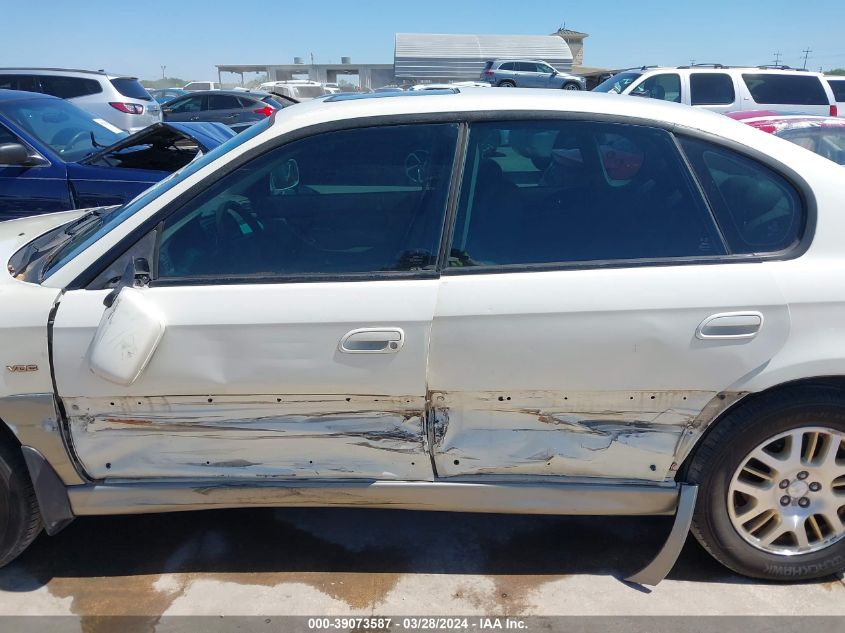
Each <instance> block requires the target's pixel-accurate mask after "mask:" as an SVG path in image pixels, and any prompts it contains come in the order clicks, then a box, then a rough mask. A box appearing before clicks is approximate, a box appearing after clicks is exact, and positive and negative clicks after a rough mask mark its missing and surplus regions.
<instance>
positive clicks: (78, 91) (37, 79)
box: [0, 68, 161, 132]
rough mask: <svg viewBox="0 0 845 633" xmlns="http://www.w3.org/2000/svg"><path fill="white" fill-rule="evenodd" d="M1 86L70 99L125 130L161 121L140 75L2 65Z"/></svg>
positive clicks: (158, 108)
mask: <svg viewBox="0 0 845 633" xmlns="http://www.w3.org/2000/svg"><path fill="white" fill-rule="evenodd" d="M0 88H7V89H9V90H26V91H29V92H42V93H44V94H48V95H53V96H54V97H60V98H62V99H67V100H68V101H70V102H71V103H73V104H74V105H76V106H77V107H79V108H82V109H83V110H85V111H87V112H89V113H91V114H92V115H94V116H95V117H98V118H100V119H103V120H104V121H106V122H108V123H111V124H112V125H114V126H115V127H118V128H120V129H121V130H127V131H129V132H137V131H138V130H142V129H143V128H145V127H147V126H148V125H152V124H153V123H158V122H160V121H161V108H160V107H159V105H158V103H157V102H156V101H155V99H153V98H152V96H150V93H148V92H147V91H146V90H145V89H144V87H143V86H142V85H141V84H140V82H139V81H138V79H137V77H127V76H125V75H113V74H111V73H106V72H103V71H94V70H67V69H62V68H0Z"/></svg>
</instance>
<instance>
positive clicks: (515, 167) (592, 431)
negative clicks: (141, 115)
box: [429, 120, 801, 481]
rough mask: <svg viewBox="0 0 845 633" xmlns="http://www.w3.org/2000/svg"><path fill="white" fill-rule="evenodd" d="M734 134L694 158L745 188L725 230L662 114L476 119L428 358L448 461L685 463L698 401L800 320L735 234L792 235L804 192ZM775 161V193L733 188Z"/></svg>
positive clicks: (523, 471)
mask: <svg viewBox="0 0 845 633" xmlns="http://www.w3.org/2000/svg"><path fill="white" fill-rule="evenodd" d="M693 145H695V143H693ZM692 150H695V151H696V152H698V151H699V150H700V148H698V149H695V148H694V147H692V146H691V152H692ZM725 151H726V152H727V154H725V153H724V152H721V150H719V149H718V148H715V149H709V150H705V151H704V152H703V153H704V154H705V159H703V161H699V160H698V158H695V159H694V160H695V162H696V164H698V163H699V162H702V164H703V165H704V166H703V169H705V170H706V169H708V167H707V166H708V165H709V168H710V170H711V172H712V173H710V174H709V175H708V174H702V175H701V176H702V182H701V184H702V186H704V187H706V188H708V190H709V189H710V187H711V186H713V187H716V188H717V189H719V190H720V191H721V192H722V194H723V195H724V196H725V200H727V201H728V202H731V197H730V196H732V195H733V196H737V197H736V198H735V199H736V201H737V203H738V204H737V205H735V206H730V205H729V206H728V207H727V208H724V209H723V208H720V207H716V206H714V208H713V211H714V212H715V213H717V214H719V215H720V225H722V226H727V225H728V222H730V221H731V217H730V216H731V214H734V213H741V214H743V216H742V219H740V218H739V217H734V218H733V220H734V222H733V225H734V226H744V227H746V228H744V229H742V230H741V231H739V232H737V233H726V234H725V236H724V238H723V236H722V234H721V233H720V231H719V230H718V229H717V225H716V223H715V222H714V218H713V216H712V215H711V210H710V208H709V207H708V206H707V205H706V204H705V202H704V200H703V199H702V198H701V195H700V193H699V191H700V189H699V188H698V187H697V186H696V185H695V183H694V180H693V177H692V175H691V174H690V172H689V171H688V170H687V167H686V166H685V163H684V160H683V158H682V157H681V155H680V153H679V151H678V149H677V147H676V145H675V142H674V140H673V138H672V136H671V135H670V134H669V133H668V132H666V131H664V130H659V129H653V128H648V127H643V126H634V125H630V126H629V125H624V124H603V123H592V122H586V121H581V122H575V121H563V120H558V121H554V120H547V121H532V122H527V121H523V122H520V121H512V122H501V123H482V124H475V125H474V126H473V127H472V128H471V132H470V141H469V148H468V155H467V160H466V166H465V171H464V180H463V185H462V189H461V196H460V203H459V207H458V212H457V218H456V226H455V229H454V238H453V241H452V245H451V255H452V257H451V260H450V267H449V268H448V269H447V270H446V271H444V276H443V280H442V285H441V290H440V295H439V297H438V303H437V309H436V311H435V316H434V324H433V329H432V344H431V354H430V358H429V386H430V389H431V392H432V402H433V406H434V407H435V409H434V415H435V419H434V423H433V426H432V428H433V437H432V445H433V452H434V461H435V468H436V472H437V474H438V475H439V476H441V477H453V476H461V477H479V476H497V477H501V476H506V475H521V476H543V475H557V476H568V477H579V478H591V479H592V478H613V479H621V480H651V481H662V480H664V479H665V478H667V477H671V476H672V472H671V469H672V464H673V461H674V456H675V453H676V447H677V446H678V444H679V442H680V441H681V439H682V438H683V437H684V435H685V434H686V433H691V432H692V431H691V428H692V427H691V426H690V424H691V423H692V421H693V420H694V418H695V417H696V415H698V414H699V412H701V411H702V409H703V408H704V407H705V405H706V404H707V403H708V402H710V401H711V400H712V399H713V398H714V397H716V396H717V394H719V393H722V392H725V391H730V390H732V389H741V385H742V383H743V381H744V380H746V379H747V378H748V377H750V376H753V375H754V374H755V373H756V372H758V371H760V370H761V369H762V368H763V367H765V365H766V364H767V363H768V362H769V361H770V360H771V359H772V358H773V357H774V355H775V354H776V353H777V352H778V350H779V349H780V348H781V346H782V345H783V344H784V342H785V340H786V338H787V334H788V330H789V314H788V310H787V307H786V305H785V302H784V299H783V297H782V295H781V293H780V291H779V289H778V286H777V284H776V283H775V280H774V279H773V277H772V276H771V275H770V273H769V271H768V269H767V267H766V265H765V264H759V263H758V264H754V263H739V262H738V261H737V260H736V259H735V258H734V255H729V253H735V254H738V253H747V252H758V251H759V250H771V251H778V250H780V249H782V248H784V247H786V246H787V245H789V244H791V243H793V241H794V240H795V237H796V234H795V233H794V231H796V230H798V229H797V228H796V227H799V226H800V225H801V222H800V220H799V216H800V208H799V207H800V204H799V203H798V202H797V198H796V197H794V196H793V195H792V193H791V192H790V189H789V187H788V185H786V184H785V181H783V182H781V181H780V180H778V179H777V178H774V177H773V176H772V175H771V173H770V172H769V171H768V170H767V169H766V168H763V167H762V166H759V165H756V164H755V163H753V161H748V160H745V159H743V158H741V157H738V156H736V157H734V156H731V152H730V151H729V150H725ZM693 153H694V152H692V153H691V154H690V156H691V157H693ZM705 177H707V178H710V179H711V181H708V182H705V181H704V178H705ZM767 178H768V179H769V180H770V182H771V187H769V188H767V191H768V193H769V194H770V195H768V196H767V197H765V199H763V198H760V199H759V200H758V201H757V202H756V203H755V204H751V202H750V200H751V198H750V197H748V196H744V197H743V196H741V195H740V193H739V192H740V191H741V190H742V188H743V187H750V188H751V189H749V191H753V187H756V186H758V183H760V182H761V181H763V180H764V179H767ZM772 209H778V212H777V213H772ZM787 212H788V213H790V214H793V215H794V217H793V218H791V219H787V218H786V217H785V214H786V213H787ZM752 216H753V217H752ZM755 218H756V219H755ZM769 218H771V219H774V220H775V221H769ZM792 220H794V221H792ZM726 242H727V243H726ZM479 273H484V274H479ZM737 385H738V386H737Z"/></svg>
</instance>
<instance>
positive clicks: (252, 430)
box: [64, 395, 432, 480]
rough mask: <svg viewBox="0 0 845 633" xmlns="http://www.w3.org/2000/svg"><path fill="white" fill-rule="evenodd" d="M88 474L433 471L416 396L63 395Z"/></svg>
mask: <svg viewBox="0 0 845 633" xmlns="http://www.w3.org/2000/svg"><path fill="white" fill-rule="evenodd" d="M64 404H65V409H66V411H67V414H68V417H69V422H70V432H71V435H72V437H73V442H74V447H75V449H76V452H77V455H78V457H79V459H80V461H81V462H82V465H83V467H84V469H85V471H86V472H87V473H88V474H89V475H90V476H91V477H92V478H94V479H142V478H156V479H162V478H196V479H209V478H217V477H221V478H228V479H238V478H240V479H250V478H271V477H279V478H297V479H320V478H331V479H346V478H350V479H351V478H364V479H379V480H430V479H431V478H432V472H431V462H430V460H429V458H428V457H427V455H426V441H425V434H424V432H423V412H424V409H425V399H424V398H423V397H415V396H407V397H387V396H350V397H344V396H302V395H297V396H250V397H246V396H216V397H215V396H209V397H205V398H197V397H190V396H180V397H150V398H147V397H144V398H141V397H134V398H132V397H111V398H65V399H64Z"/></svg>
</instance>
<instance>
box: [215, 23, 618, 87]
mask: <svg viewBox="0 0 845 633" xmlns="http://www.w3.org/2000/svg"><path fill="white" fill-rule="evenodd" d="M587 37H589V36H588V35H587V34H586V33H581V32H579V31H573V30H571V29H566V28H561V29H558V30H557V32H555V33H552V34H551V35H472V34H451V33H396V35H395V46H394V53H393V63H392V64H353V63H352V61H351V59H350V58H348V57H343V58H341V60H340V63H339V64H314V63H311V64H306V63H305V62H304V60H303V59H302V58H299V57H297V58H295V59H294V63H293V64H266V65H232V64H226V65H218V66H217V73H218V78H219V79H220V81H221V83H222V81H223V77H222V75H223V73H235V74H239V75H240V78H241V83H243V74H244V73H258V72H260V73H266V74H267V76H268V78H269V80H270V81H285V80H291V79H311V80H313V81H319V82H321V83H337V82H338V81H339V80H340V79H342V78H344V77H355V80H352V81H351V82H350V83H357V84H358V85H360V86H361V87H362V88H379V87H381V86H386V85H395V84H415V83H432V82H438V83H439V82H450V81H466V80H475V79H478V78H479V76H480V75H481V72H482V70H483V69H484V64H485V62H487V61H488V60H492V59H504V58H513V59H541V60H543V61H545V62H548V63H549V64H551V65H552V66H553V67H554V68H556V69H557V70H559V71H561V72H574V73H575V74H583V75H587V76H590V75H596V76H597V75H599V74H601V73H606V72H607V71H606V70H604V69H600V68H589V67H586V66H584V65H583V64H584V40H585V39H586V38H587Z"/></svg>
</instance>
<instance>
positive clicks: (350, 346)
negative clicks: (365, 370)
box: [340, 327, 405, 354]
mask: <svg viewBox="0 0 845 633" xmlns="http://www.w3.org/2000/svg"><path fill="white" fill-rule="evenodd" d="M403 345H405V332H404V331H403V330H402V329H401V328H398V327H396V328H369V327H368V328H360V329H358V330H352V331H351V332H347V333H346V334H345V335H344V336H343V338H342V339H340V351H341V352H345V353H346V354H395V353H396V352H398V351H399V350H400V349H402V346H403Z"/></svg>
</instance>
